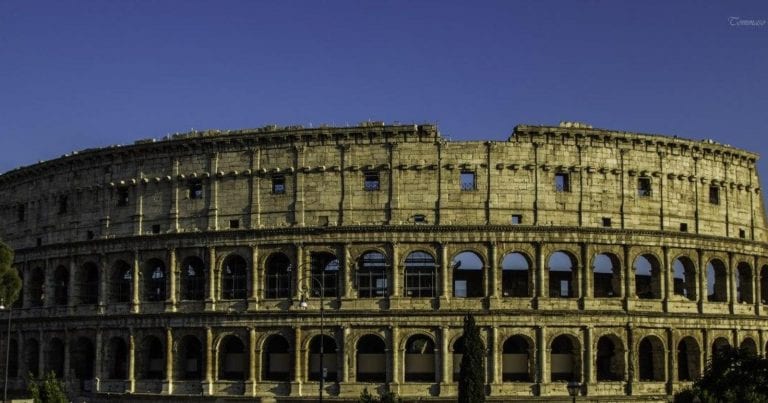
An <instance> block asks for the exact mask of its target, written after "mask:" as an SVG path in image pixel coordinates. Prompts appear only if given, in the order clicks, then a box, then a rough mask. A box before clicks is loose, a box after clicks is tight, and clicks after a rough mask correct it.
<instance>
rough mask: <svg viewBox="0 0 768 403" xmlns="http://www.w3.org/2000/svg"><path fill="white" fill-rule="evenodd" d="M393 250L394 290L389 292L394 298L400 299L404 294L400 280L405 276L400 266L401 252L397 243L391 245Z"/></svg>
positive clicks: (392, 271) (392, 274)
mask: <svg viewBox="0 0 768 403" xmlns="http://www.w3.org/2000/svg"><path fill="white" fill-rule="evenodd" d="M391 248H392V270H391V277H392V278H391V280H392V281H391V282H390V283H391V284H392V289H391V290H389V295H391V296H393V297H399V296H400V295H402V294H401V292H402V287H401V286H400V279H401V278H402V276H403V275H404V273H403V271H402V270H401V267H402V266H401V265H400V253H399V252H400V251H399V245H398V243H397V242H392V245H391Z"/></svg>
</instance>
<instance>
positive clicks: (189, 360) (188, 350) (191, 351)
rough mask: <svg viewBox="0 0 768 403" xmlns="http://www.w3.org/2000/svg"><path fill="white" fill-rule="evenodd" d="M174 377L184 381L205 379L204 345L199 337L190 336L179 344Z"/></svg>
mask: <svg viewBox="0 0 768 403" xmlns="http://www.w3.org/2000/svg"><path fill="white" fill-rule="evenodd" d="M175 358H176V364H175V365H174V370H175V371H174V372H176V374H175V375H174V377H175V378H176V379H183V380H200V379H203V369H204V368H205V365H204V364H205V354H204V348H203V343H202V342H201V341H200V339H199V338H198V337H197V336H194V335H191V334H188V335H186V336H184V337H182V338H181V339H179V341H178V342H177V345H176V357H175Z"/></svg>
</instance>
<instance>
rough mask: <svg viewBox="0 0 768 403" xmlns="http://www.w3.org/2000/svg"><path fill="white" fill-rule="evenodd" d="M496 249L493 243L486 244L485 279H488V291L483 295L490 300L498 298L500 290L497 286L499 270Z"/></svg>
mask: <svg viewBox="0 0 768 403" xmlns="http://www.w3.org/2000/svg"><path fill="white" fill-rule="evenodd" d="M497 253H498V247H497V246H496V243H495V242H491V243H489V244H488V273H487V274H486V277H489V282H488V283H489V284H488V290H487V292H486V293H485V295H487V296H489V297H491V298H499V295H500V292H499V291H500V290H499V284H501V270H499V262H498V256H497Z"/></svg>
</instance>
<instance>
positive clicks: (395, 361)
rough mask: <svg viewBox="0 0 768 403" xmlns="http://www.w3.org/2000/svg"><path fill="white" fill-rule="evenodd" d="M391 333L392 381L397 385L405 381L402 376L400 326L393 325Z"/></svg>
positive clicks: (390, 329)
mask: <svg viewBox="0 0 768 403" xmlns="http://www.w3.org/2000/svg"><path fill="white" fill-rule="evenodd" d="M389 334H390V339H391V340H390V352H391V353H392V369H391V371H390V381H391V382H392V383H393V384H395V385H397V384H399V383H401V382H403V377H402V375H401V374H402V369H403V368H402V365H401V363H400V359H401V357H402V356H401V354H400V353H401V351H400V328H398V327H397V326H391V327H390V328H389Z"/></svg>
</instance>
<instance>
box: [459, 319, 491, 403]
mask: <svg viewBox="0 0 768 403" xmlns="http://www.w3.org/2000/svg"><path fill="white" fill-rule="evenodd" d="M484 356H485V345H484V344H483V339H481V338H480V329H478V328H477V326H476V325H475V317H474V316H472V315H467V316H465V317H464V355H463V356H462V357H461V368H460V371H459V375H460V376H459V403H482V402H485V365H484V361H483V357H484Z"/></svg>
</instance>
